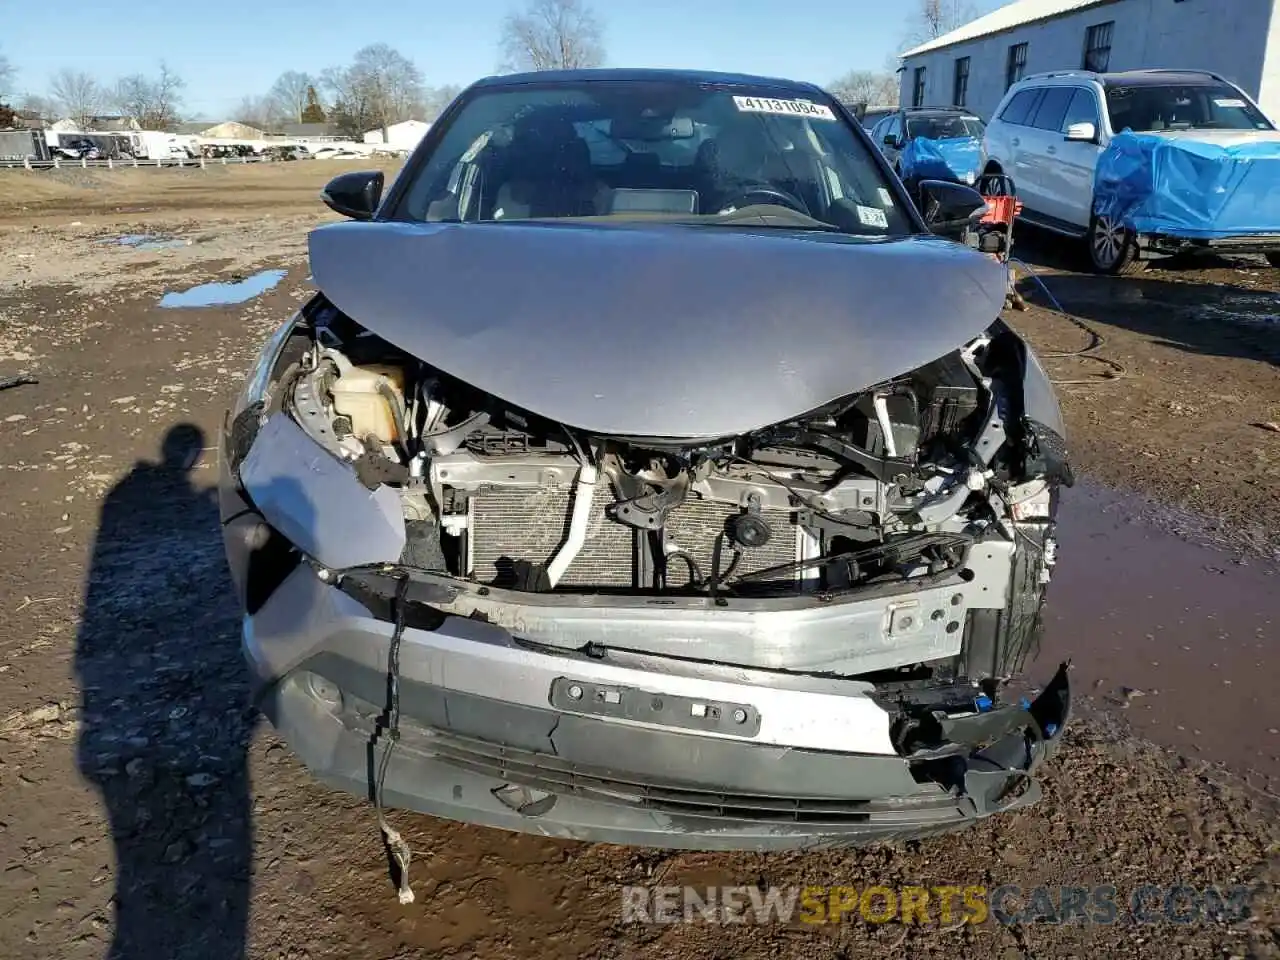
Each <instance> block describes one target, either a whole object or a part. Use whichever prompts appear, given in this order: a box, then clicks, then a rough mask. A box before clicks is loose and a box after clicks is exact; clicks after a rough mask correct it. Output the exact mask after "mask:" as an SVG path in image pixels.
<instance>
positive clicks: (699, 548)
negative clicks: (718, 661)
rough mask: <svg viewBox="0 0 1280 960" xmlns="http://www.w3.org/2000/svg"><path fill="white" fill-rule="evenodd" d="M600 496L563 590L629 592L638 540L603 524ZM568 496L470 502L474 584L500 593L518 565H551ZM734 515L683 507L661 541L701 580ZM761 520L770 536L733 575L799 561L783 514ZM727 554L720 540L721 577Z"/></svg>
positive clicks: (620, 527)
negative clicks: (692, 563)
mask: <svg viewBox="0 0 1280 960" xmlns="http://www.w3.org/2000/svg"><path fill="white" fill-rule="evenodd" d="M601 488H603V491H602V489H601ZM601 488H597V491H596V492H597V496H596V498H595V500H594V502H593V503H592V505H591V522H590V523H589V524H588V527H587V539H586V542H585V543H584V544H583V547H582V550H581V552H580V553H579V554H578V556H577V558H576V559H575V560H574V561H573V563H571V564H570V565H569V569H568V570H567V571H566V572H565V575H564V577H563V578H561V580H560V585H561V586H564V587H583V588H590V587H630V586H632V585H633V583H634V571H635V567H636V543H637V540H636V538H637V537H639V536H640V535H641V534H640V532H639V531H637V530H634V529H632V528H631V527H628V526H626V525H625V524H621V523H615V522H614V521H612V520H610V519H608V517H606V516H605V509H606V507H607V506H608V503H609V498H608V496H603V497H602V496H600V495H599V494H600V493H601V492H607V487H604V485H603V484H602V485H601ZM572 496H573V495H572V488H571V487H550V488H545V489H528V488H524V489H517V488H510V489H499V490H494V491H492V492H487V493H484V494H482V495H479V496H475V497H472V498H471V520H470V531H469V549H470V552H471V569H472V576H473V578H474V579H476V580H477V581H479V582H481V583H488V584H493V585H495V586H506V585H509V584H511V583H512V581H513V579H514V574H513V569H514V564H515V562H516V561H517V560H528V561H530V562H532V563H541V564H546V563H549V562H550V560H551V558H552V557H553V556H555V554H556V552H557V551H558V550H559V549H560V545H561V544H562V543H564V541H565V539H566V537H567V536H568V533H569V516H570V511H571V508H572V503H573V499H572ZM739 512H740V511H739V510H737V509H736V508H734V507H731V506H730V505H728V504H724V503H714V502H712V501H707V500H694V499H690V500H686V501H685V502H684V503H683V504H681V505H680V506H679V507H677V508H676V509H675V510H673V511H672V512H671V513H670V514H669V515H668V517H667V539H668V541H669V542H674V543H676V544H677V545H679V546H680V548H681V549H683V550H686V551H688V552H689V553H690V554H691V555H692V556H693V558H694V559H695V560H697V562H698V565H699V566H700V567H701V568H702V574H703V576H707V575H709V574H710V572H711V554H712V550H713V548H714V545H715V538H716V536H717V535H718V534H720V533H722V532H723V531H724V529H725V523H726V521H728V519H729V517H731V516H733V515H735V514H737V513H739ZM761 516H762V517H763V518H764V520H765V521H766V522H767V523H768V524H769V526H770V527H772V528H773V536H772V537H771V538H770V539H769V542H768V543H767V544H765V545H764V546H763V547H758V548H757V549H755V550H748V551H746V552H745V553H744V555H743V558H742V562H741V563H740V564H739V566H738V572H743V573H745V572H747V571H752V570H763V569H766V568H767V567H773V566H777V565H778V564H782V563H791V562H793V561H795V560H796V559H798V558H799V557H800V555H801V554H800V552H799V551H800V540H801V537H802V536H803V534H802V533H801V530H800V528H799V527H797V526H795V525H794V524H793V523H792V522H791V514H790V512H789V511H787V510H776V509H774V510H770V509H765V510H762V511H761ZM728 547H729V544H728V541H727V540H726V543H725V548H724V550H723V554H722V556H721V561H720V563H721V568H722V569H723V568H724V567H727V566H728V564H729V561H730V560H731V559H732V558H733V554H732V551H731V550H729V549H728ZM672 568H673V573H672V579H673V580H675V581H676V582H684V580H685V578H686V577H687V576H688V572H687V570H686V568H685V565H684V564H683V563H679V562H676V561H673V562H672ZM677 578H678V580H677Z"/></svg>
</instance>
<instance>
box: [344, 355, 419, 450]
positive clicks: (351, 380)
mask: <svg viewBox="0 0 1280 960" xmlns="http://www.w3.org/2000/svg"><path fill="white" fill-rule="evenodd" d="M381 383H387V384H389V385H390V386H391V389H392V390H393V391H394V392H395V395H396V396H397V397H399V398H400V402H401V404H403V403H404V371H403V370H401V369H400V368H399V367H393V366H389V365H386V364H369V365H367V366H363V367H347V368H345V369H344V370H343V371H342V375H341V376H340V377H338V379H337V380H335V381H334V382H333V387H332V390H333V409H334V412H336V413H337V414H338V415H339V416H342V417H346V418H347V419H348V420H350V421H351V432H352V433H353V434H355V435H356V436H357V437H360V438H364V437H367V436H369V435H370V434H372V435H373V436H375V437H377V438H378V439H379V440H381V441H382V442H383V443H385V444H391V443H394V442H395V441H396V440H399V439H403V438H401V437H399V436H397V433H396V420H395V416H394V414H393V413H392V409H391V404H390V402H389V401H388V400H387V398H386V397H385V396H384V395H383V394H382V393H379V392H378V385H379V384H381Z"/></svg>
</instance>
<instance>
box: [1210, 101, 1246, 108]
mask: <svg viewBox="0 0 1280 960" xmlns="http://www.w3.org/2000/svg"><path fill="white" fill-rule="evenodd" d="M1213 105H1214V106H1215V107H1225V108H1227V109H1230V108H1231V107H1235V108H1236V109H1237V110H1243V109H1244V101H1243V100H1214V101H1213Z"/></svg>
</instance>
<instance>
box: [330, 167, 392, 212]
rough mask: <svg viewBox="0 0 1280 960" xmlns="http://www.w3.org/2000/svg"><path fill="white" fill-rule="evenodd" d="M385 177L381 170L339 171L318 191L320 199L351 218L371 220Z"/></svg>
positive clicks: (376, 208)
mask: <svg viewBox="0 0 1280 960" xmlns="http://www.w3.org/2000/svg"><path fill="white" fill-rule="evenodd" d="M385 181H386V178H385V175H384V174H383V172H382V171H381V170H358V171H355V172H353V173H340V174H338V175H337V176H336V177H334V178H333V179H332V180H330V181H329V182H328V183H327V184H325V187H324V189H323V190H322V191H321V192H320V199H321V200H323V201H324V202H325V206H327V207H328V208H329V209H330V210H332V211H334V212H335V213H340V214H342V215H343V216H344V217H350V218H351V219H352V220H372V219H373V215H374V213H376V212H377V210H378V201H380V200H381V199H382V186H383V184H384V183H385Z"/></svg>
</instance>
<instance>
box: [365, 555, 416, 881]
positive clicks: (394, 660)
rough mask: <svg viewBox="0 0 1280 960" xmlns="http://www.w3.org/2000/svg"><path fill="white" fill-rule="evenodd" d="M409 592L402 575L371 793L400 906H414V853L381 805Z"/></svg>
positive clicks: (394, 732)
mask: <svg viewBox="0 0 1280 960" xmlns="http://www.w3.org/2000/svg"><path fill="white" fill-rule="evenodd" d="M408 591H409V577H408V575H407V574H405V575H402V576H401V578H400V582H399V583H397V584H396V596H395V610H394V617H395V627H394V628H393V629H392V632H391V646H390V648H389V649H388V651H387V712H386V725H385V734H384V735H385V736H386V738H387V745H386V747H385V749H383V751H382V756H381V758H380V759H379V761H378V777H377V782H376V783H375V784H374V791H373V805H374V809H375V810H376V811H377V813H378V826H379V828H381V830H382V838H383V841H384V842H385V843H386V845H387V850H388V852H389V853H390V854H391V858H392V859H393V860H394V861H395V864H396V869H397V870H398V871H399V874H400V876H399V877H398V878H393V879H395V880H397V882H398V884H399V889H398V890H397V893H396V895H397V896H398V897H399V899H400V903H402V904H406V903H413V890H412V889H411V888H410V886H409V861H410V860H411V859H412V858H413V852H412V851H411V850H410V849H409V844H408V843H406V842H405V839H404V837H402V836H400V832H399V831H398V830H396V829H395V828H394V827H393V826H391V824H389V823H387V817H386V814H385V812H384V810H383V804H382V792H383V788H384V786H385V784H386V781H387V768H388V766H390V764H391V754H392V753H394V752H395V749H396V744H397V743H399V742H400V642H401V640H403V639H404V601H405V595H406V594H407V593H408Z"/></svg>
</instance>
